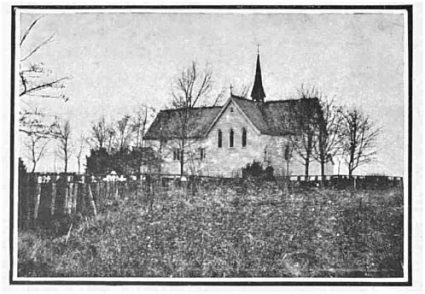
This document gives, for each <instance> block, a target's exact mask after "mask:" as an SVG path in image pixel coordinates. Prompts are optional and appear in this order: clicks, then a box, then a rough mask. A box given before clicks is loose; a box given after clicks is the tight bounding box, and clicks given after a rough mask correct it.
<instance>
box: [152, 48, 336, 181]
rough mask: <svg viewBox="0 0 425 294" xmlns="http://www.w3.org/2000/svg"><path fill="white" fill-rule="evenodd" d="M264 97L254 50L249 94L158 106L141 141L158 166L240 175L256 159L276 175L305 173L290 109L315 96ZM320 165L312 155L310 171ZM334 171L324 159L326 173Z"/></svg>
mask: <svg viewBox="0 0 425 294" xmlns="http://www.w3.org/2000/svg"><path fill="white" fill-rule="evenodd" d="M265 98H266V93H265V91H264V88H263V83H262V77H261V66H260V56H259V54H258V55H257V65H256V72H255V79H254V85H253V88H252V91H251V99H247V98H244V97H239V96H236V95H233V94H232V93H230V97H229V98H228V99H227V101H226V102H225V104H224V105H223V106H214V107H194V108H184V109H183V108H181V109H166V110H161V111H160V112H159V113H158V115H157V117H156V118H155V120H154V121H153V123H152V124H151V126H150V127H149V129H148V131H147V133H146V134H145V137H144V141H145V146H147V147H151V148H153V149H154V150H155V151H156V152H157V154H158V157H159V158H160V159H161V163H160V167H159V172H160V173H162V174H174V175H179V174H181V173H182V172H183V174H185V175H191V174H192V175H206V176H223V177H238V176H241V174H242V169H243V168H244V167H246V165H247V164H250V163H252V162H253V161H257V162H260V163H261V164H262V166H263V167H264V168H266V167H268V166H271V167H272V168H273V171H274V174H275V175H304V172H305V165H304V163H303V159H302V158H301V157H300V156H299V155H297V154H298V153H297V152H296V151H295V150H293V147H292V146H293V144H292V143H291V142H292V141H291V140H290V138H293V136H294V135H295V134H296V132H297V129H298V128H297V124H299V123H298V122H297V120H296V119H295V118H294V114H295V113H297V110H299V109H316V110H319V109H320V104H319V101H318V99H316V98H313V99H288V100H270V101H267V100H266V99H265ZM315 113H318V114H319V115H320V113H321V111H317V112H315ZM320 170H321V169H320V164H319V162H317V161H315V160H314V159H313V158H312V157H311V159H310V164H309V174H310V175H320ZM332 171H333V166H332V164H330V163H328V164H327V165H326V167H325V173H326V174H327V175H329V174H332Z"/></svg>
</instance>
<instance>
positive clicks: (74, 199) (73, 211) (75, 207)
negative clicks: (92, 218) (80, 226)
mask: <svg viewBox="0 0 425 294" xmlns="http://www.w3.org/2000/svg"><path fill="white" fill-rule="evenodd" d="M78 186H79V183H78V182H76V183H75V184H74V195H73V196H72V209H71V211H72V213H76V212H77V197H78Z"/></svg>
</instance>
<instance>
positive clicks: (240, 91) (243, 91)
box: [230, 84, 252, 99]
mask: <svg viewBox="0 0 425 294" xmlns="http://www.w3.org/2000/svg"><path fill="white" fill-rule="evenodd" d="M251 88H252V85H250V84H242V85H240V86H238V87H233V86H230V91H231V94H233V95H236V96H239V97H243V98H247V99H248V97H249V90H250V89H251Z"/></svg>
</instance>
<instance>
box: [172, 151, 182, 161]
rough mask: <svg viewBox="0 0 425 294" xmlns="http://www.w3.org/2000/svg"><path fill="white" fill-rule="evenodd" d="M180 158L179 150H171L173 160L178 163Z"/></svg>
mask: <svg viewBox="0 0 425 294" xmlns="http://www.w3.org/2000/svg"><path fill="white" fill-rule="evenodd" d="M180 158H181V149H179V148H176V149H174V150H173V160H178V161H180Z"/></svg>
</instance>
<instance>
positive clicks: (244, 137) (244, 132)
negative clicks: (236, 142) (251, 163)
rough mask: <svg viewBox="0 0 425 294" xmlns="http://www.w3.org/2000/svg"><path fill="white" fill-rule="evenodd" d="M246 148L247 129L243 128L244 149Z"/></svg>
mask: <svg viewBox="0 0 425 294" xmlns="http://www.w3.org/2000/svg"><path fill="white" fill-rule="evenodd" d="M245 146H246V129H245V128H242V147H245Z"/></svg>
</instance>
